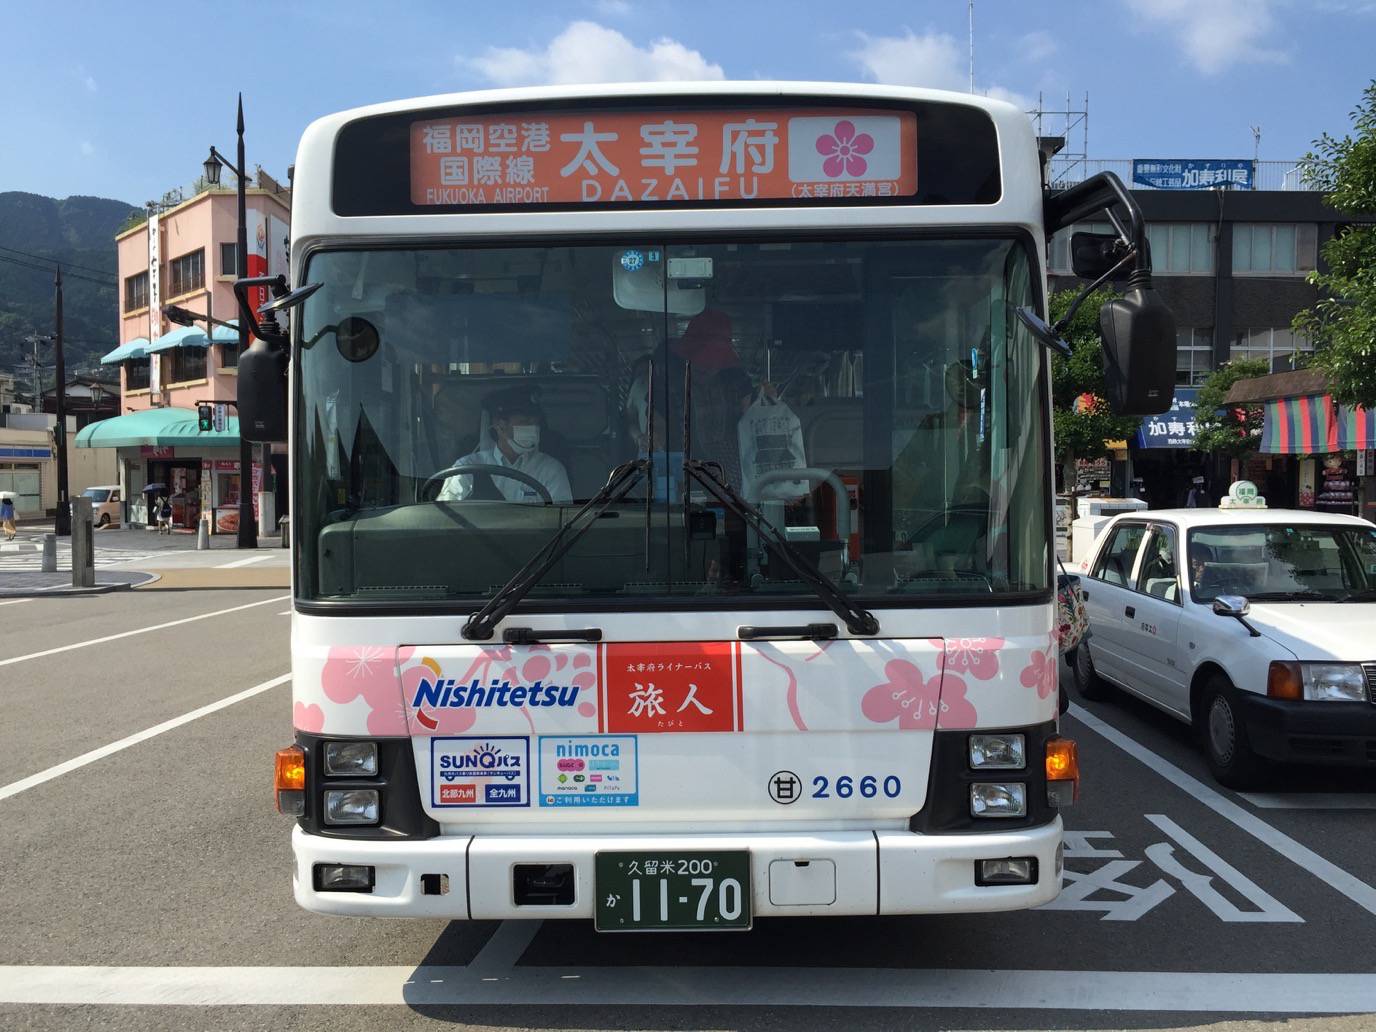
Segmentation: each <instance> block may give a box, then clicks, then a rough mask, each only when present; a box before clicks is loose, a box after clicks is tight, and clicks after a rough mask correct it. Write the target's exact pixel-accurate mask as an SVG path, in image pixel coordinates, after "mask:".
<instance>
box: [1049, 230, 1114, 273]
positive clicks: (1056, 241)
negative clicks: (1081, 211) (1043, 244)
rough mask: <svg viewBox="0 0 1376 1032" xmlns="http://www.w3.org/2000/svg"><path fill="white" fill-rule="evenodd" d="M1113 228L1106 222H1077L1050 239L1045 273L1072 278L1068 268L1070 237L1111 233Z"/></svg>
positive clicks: (1073, 271)
mask: <svg viewBox="0 0 1376 1032" xmlns="http://www.w3.org/2000/svg"><path fill="white" fill-rule="evenodd" d="M1112 232H1113V226H1112V225H1110V224H1109V223H1107V222H1077V223H1076V224H1075V225H1073V226H1068V227H1066V228H1065V229H1063V230H1060V231H1059V232H1058V233H1056V234H1054V235H1053V236H1052V237H1051V246H1050V248H1049V253H1048V255H1047V260H1046V268H1047V271H1048V272H1050V273H1052V274H1053V275H1061V276H1073V275H1075V270H1074V269H1072V268H1071V267H1070V236H1071V234H1072V233H1112Z"/></svg>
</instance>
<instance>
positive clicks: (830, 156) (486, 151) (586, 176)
mask: <svg viewBox="0 0 1376 1032" xmlns="http://www.w3.org/2000/svg"><path fill="white" fill-rule="evenodd" d="M410 150H411V201H412V203H413V204H416V205H423V206H434V205H445V206H451V205H522V204H597V205H606V204H618V203H628V204H629V203H641V204H646V203H648V204H656V203H658V204H673V203H688V204H691V203H693V202H697V201H749V200H757V199H784V198H793V199H823V198H825V199H831V198H866V199H875V200H877V199H880V198H892V197H911V196H913V195H914V194H915V193H916V192H917V116H916V115H915V114H914V113H913V112H912V111H900V110H893V109H886V108H870V109H866V108H845V109H822V108H805V109H774V110H769V109H751V110H742V109H735V110H711V111H673V112H666V111H646V112H629V111H598V112H584V113H568V112H549V113H531V112H524V113H511V114H502V115H478V116H472V117H463V116H453V117H447V118H441V119H428V120H425V121H419V122H412V123H411V127H410Z"/></svg>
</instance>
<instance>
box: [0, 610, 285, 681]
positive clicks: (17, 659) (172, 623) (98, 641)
mask: <svg viewBox="0 0 1376 1032" xmlns="http://www.w3.org/2000/svg"><path fill="white" fill-rule="evenodd" d="M289 598H291V596H290V595H278V596H277V597H276V598H265V599H261V600H260V601H258V602H245V603H244V604H243V605H241V606H230V607H229V608H228V609H217V610H215V612H213V613H201V614H199V615H197V616H184V617H182V618H181V619H180V620H169V621H168V622H167V623H160V624H153V625H152V626H151V627H136V628H134V629H133V630H132V631H120V633H118V634H107V635H105V637H103V638H91V639H89V640H87V641H77V642H73V643H72V644H70V645H59V646H57V648H53V649H44V650H43V651H42V652H30V653H29V654H28V655H25V656H12V657H10V658H9V659H0V667H5V666H9V665H10V664H11V663H23V662H24V661H25V660H28V659H42V658H43V657H44V656H55V655H57V654H58V653H59V652H70V651H72V650H73V649H84V648H85V647H86V646H88V645H104V644H105V643H106V642H107V641H118V640H119V639H120V638H131V637H133V636H134V635H136V634H148V633H150V632H152V631H162V630H166V629H167V628H168V627H180V626H181V625H182V624H188V623H192V622H194V621H196V620H208V619H210V618H211V617H212V616H224V615H225V614H226V613H237V612H239V611H240V610H243V609H252V608H253V607H254V606H266V605H271V604H272V603H274V602H285V601H286V600H287V599H289Z"/></svg>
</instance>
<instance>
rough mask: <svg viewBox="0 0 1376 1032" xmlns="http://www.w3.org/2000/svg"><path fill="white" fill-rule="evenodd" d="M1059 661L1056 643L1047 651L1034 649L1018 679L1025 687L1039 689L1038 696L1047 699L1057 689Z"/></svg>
mask: <svg viewBox="0 0 1376 1032" xmlns="http://www.w3.org/2000/svg"><path fill="white" fill-rule="evenodd" d="M1057 662H1058V660H1057V655H1056V647H1055V646H1054V645H1053V646H1052V647H1051V648H1049V649H1047V650H1046V651H1045V652H1043V651H1042V650H1041V649H1034V650H1033V651H1032V655H1031V657H1030V659H1029V660H1028V663H1027V666H1025V667H1023V670H1022V673H1021V674H1020V675H1019V677H1018V680H1019V681H1021V682H1022V686H1023V687H1024V688H1035V689H1037V698H1039V699H1045V698H1046V697H1047V696H1049V695H1051V693H1052V692H1054V691H1055V690H1056V666H1057Z"/></svg>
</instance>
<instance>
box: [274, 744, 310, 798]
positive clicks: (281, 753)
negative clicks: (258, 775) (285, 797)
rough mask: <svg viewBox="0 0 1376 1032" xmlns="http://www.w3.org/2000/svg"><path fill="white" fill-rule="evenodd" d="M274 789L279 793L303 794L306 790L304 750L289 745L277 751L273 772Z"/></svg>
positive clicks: (297, 746)
mask: <svg viewBox="0 0 1376 1032" xmlns="http://www.w3.org/2000/svg"><path fill="white" fill-rule="evenodd" d="M273 781H274V787H275V788H276V789H277V791H279V792H304V791H305V790H306V750H304V749H302V748H301V747H300V746H299V745H289V746H287V747H286V748H285V749H278V750H277V762H276V766H275V772H274V778H273Z"/></svg>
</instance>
